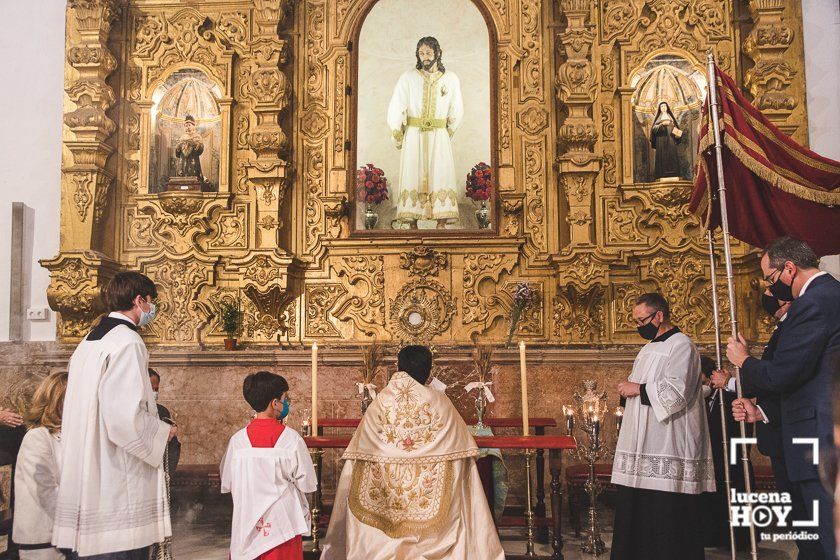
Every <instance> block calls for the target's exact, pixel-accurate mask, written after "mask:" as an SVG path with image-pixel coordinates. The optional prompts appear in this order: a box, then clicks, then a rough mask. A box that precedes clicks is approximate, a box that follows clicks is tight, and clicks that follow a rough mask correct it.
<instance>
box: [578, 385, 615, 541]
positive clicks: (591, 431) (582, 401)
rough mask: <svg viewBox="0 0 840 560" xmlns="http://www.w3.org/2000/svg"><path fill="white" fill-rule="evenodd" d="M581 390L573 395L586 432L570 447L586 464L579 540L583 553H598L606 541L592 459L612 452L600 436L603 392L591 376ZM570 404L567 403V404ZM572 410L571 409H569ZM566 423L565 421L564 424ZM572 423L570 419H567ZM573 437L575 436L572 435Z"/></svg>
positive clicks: (599, 490)
mask: <svg viewBox="0 0 840 560" xmlns="http://www.w3.org/2000/svg"><path fill="white" fill-rule="evenodd" d="M583 386H584V388H585V389H586V391H585V393H584V394H583V395H581V394H580V393H577V392H576V393H575V395H574V399H575V403H576V405H577V408H578V414H579V415H580V424H579V426H578V427H579V428H580V430H581V431H582V432H583V433H584V434H585V435H586V436H587V440H588V441H586V442H583V441H580V440H578V446H577V448H575V449H574V450H571V453H572V456H573V457H575V458H576V459H578V460H579V461H582V462H584V463H586V464H587V466H588V467H589V477H588V478H587V480H586V484H585V486H584V488H585V489H586V493H587V494H588V496H589V508H587V525H588V527H587V529H586V538H585V539H584V541H583V543H581V550H582V551H583V552H585V553H586V554H593V555H595V556H598V555H600V554H603V553H604V551H605V550H606V545H605V544H604V541H603V539H602V538H601V524H600V521H599V519H598V509H597V503H598V495H599V494H600V493H601V490H602V488H601V484H599V483H598V479H597V478H595V463H597V462H598V460H599V459H603V458H605V457H609V456H610V455H611V454H612V453H611V452H610V450H609V449H608V448H607V446H606V445H605V444H604V442H603V438H602V437H601V420H602V417H603V416H604V414H606V411H607V405H606V400H607V394H606V392H601V393H598V392H597V388H598V384H597V382H595V381H594V380H586V381H584V382H583ZM570 408H571V407H570ZM572 413H573V414H574V411H572ZM568 425H569V423H568V422H567V426H568ZM571 425H572V427H574V419H572V422H571ZM575 439H577V438H575Z"/></svg>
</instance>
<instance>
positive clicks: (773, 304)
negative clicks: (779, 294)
mask: <svg viewBox="0 0 840 560" xmlns="http://www.w3.org/2000/svg"><path fill="white" fill-rule="evenodd" d="M761 307H762V308H763V309H764V311H766V312H767V314H768V315H770V316H771V317H775V316H776V311H778V310H779V309H780V308H781V307H782V306H781V305H779V300H777V299H776V297H775V296H773V295H769V296H768V295H767V294H761Z"/></svg>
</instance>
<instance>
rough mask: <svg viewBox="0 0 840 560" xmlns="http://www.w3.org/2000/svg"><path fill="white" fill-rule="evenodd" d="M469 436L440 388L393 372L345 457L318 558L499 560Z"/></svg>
mask: <svg viewBox="0 0 840 560" xmlns="http://www.w3.org/2000/svg"><path fill="white" fill-rule="evenodd" d="M477 455H478V448H477V446H476V445H475V440H474V439H473V438H472V436H471V435H470V433H469V431H468V430H467V426H466V424H465V423H464V421H463V420H462V419H461V417H460V416H459V415H458V412H457V411H456V410H455V407H454V406H453V405H452V403H451V402H450V401H449V399H448V398H447V397H446V395H445V394H444V393H442V392H439V391H435V390H432V389H430V388H429V387H425V386H423V385H420V384H419V383H417V382H416V381H414V379H412V378H411V377H410V376H408V375H407V374H405V373H402V372H397V373H396V374H394V376H393V377H392V378H391V381H390V382H389V383H388V385H387V387H385V389H384V390H383V391H381V392H380V393H379V394H378V395H377V397H376V399H375V400H374V401H373V403H372V404H371V405H370V407H369V408H368V410H367V412H366V414H365V416H364V418H363V420H362V423H361V424H360V425H359V428H358V429H357V430H356V432H355V434H354V435H353V439H352V440H351V442H350V445H349V446H348V447H347V450H346V451H345V453H344V456H343V458H344V459H345V460H346V462H345V464H344V468H343V470H342V473H341V478H340V480H339V485H338V490H337V492H336V500H335V506H334V508H333V515H332V517H331V518H330V527H329V530H328V531H327V536H326V539H325V543H324V549H323V556H322V558H323V559H324V560H338V559H345V558H346V559H347V560H380V559H381V560H385V559H386V558H387V559H391V558H412V559H416V560H433V559H441V560H442V559H444V558H447V559H455V560H458V559H462V560H466V559H467V558H482V559H485V558H486V559H488V560H500V559H502V558H503V557H504V556H503V551H502V548H501V544H500V543H499V540H498V537H497V535H496V532H495V530H494V524H493V518H492V516H491V514H490V509H489V506H488V504H487V499H486V497H485V495H484V490H483V488H482V486H481V480H480V478H479V476H478V470H477V469H476V467H475V457H476V456H477Z"/></svg>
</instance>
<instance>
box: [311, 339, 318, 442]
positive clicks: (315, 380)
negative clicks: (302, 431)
mask: <svg viewBox="0 0 840 560" xmlns="http://www.w3.org/2000/svg"><path fill="white" fill-rule="evenodd" d="M312 435H313V436H317V435H318V343H317V342H313V343H312Z"/></svg>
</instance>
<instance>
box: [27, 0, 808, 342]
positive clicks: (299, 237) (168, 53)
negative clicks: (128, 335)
mask: <svg viewBox="0 0 840 560" xmlns="http://www.w3.org/2000/svg"><path fill="white" fill-rule="evenodd" d="M374 3H375V0H295V1H292V0H225V1H205V2H200V1H199V2H189V3H183V2H165V1H159V0H154V1H151V0H149V1H144V0H128V1H124V0H69V1H68V5H67V44H66V70H65V92H66V96H65V113H64V125H65V126H64V134H63V167H62V182H61V193H62V194H61V197H62V201H61V244H60V252H59V254H58V255H57V256H56V257H55V258H54V259H51V260H46V261H43V262H42V264H43V266H45V267H46V268H48V269H49V270H50V273H51V284H50V288H49V294H48V295H49V301H50V304H51V306H52V308H53V309H54V310H56V311H58V312H60V316H61V321H60V326H59V339H60V340H62V341H65V342H72V341H74V340H77V339H78V338H79V337H80V336H82V335H83V334H84V333H85V332H86V329H87V328H88V327H89V325H90V323H91V321H93V319H94V318H95V316H96V314H97V312H98V310H97V302H96V299H97V296H98V293H99V289H100V286H101V285H102V284H103V283H105V282H107V281H108V279H109V278H110V277H112V276H113V274H115V273H116V272H117V271H119V270H123V269H132V270H139V271H141V272H143V273H145V274H147V275H149V276H150V277H152V278H153V279H154V280H155V282H156V283H157V285H158V286H159V290H160V294H159V298H158V301H159V305H158V309H159V311H158V317H159V318H158V320H156V322H155V323H154V324H153V325H152V326H151V331H150V333H149V336H148V340H149V341H150V342H152V343H159V344H174V345H181V346H190V345H213V344H221V341H222V339H223V338H224V337H225V334H224V332H223V331H222V329H221V326H220V323H219V320H218V318H217V315H218V308H219V305H220V304H221V303H222V302H223V301H225V300H228V301H233V300H235V299H236V298H241V301H242V305H243V310H244V312H245V318H244V321H243V332H242V334H241V335H240V338H241V339H242V340H244V341H245V342H246V343H251V344H259V343H263V344H275V345H276V344H277V342H278V341H280V342H281V343H283V344H287V343H288V344H299V343H301V342H303V343H310V342H312V341H316V340H317V341H322V340H323V341H327V342H329V341H334V343H340V342H342V341H352V342H355V343H363V342H366V341H372V340H374V339H376V340H379V341H393V342H400V341H411V340H420V341H433V342H434V343H435V344H437V345H443V346H445V345H454V344H464V343H469V342H471V341H473V340H477V339H481V340H487V341H493V340H496V341H501V340H503V339H504V338H505V336H506V331H507V327H508V318H509V316H510V314H511V308H512V305H513V298H512V296H513V292H514V289H515V287H516V284H517V283H518V282H520V281H528V282H530V283H531V285H532V286H534V287H535V288H536V289H537V291H538V292H539V294H540V298H539V300H538V301H537V302H536V303H534V304H532V305H530V306H529V308H527V309H526V310H525V312H524V313H523V318H522V320H521V321H520V323H519V326H518V333H517V337H518V338H522V339H525V340H530V341H533V342H534V343H549V344H552V343H553V344H572V345H575V344H593V343H596V344H621V343H626V342H635V341H637V336H636V334H635V327H634V325H633V324H632V322H631V318H630V311H631V308H632V303H633V300H634V298H635V297H636V296H638V295H639V294H640V293H642V292H644V291H649V290H660V291H662V292H663V293H664V294H665V296H666V297H667V298H668V299H669V300H670V301H671V302H672V305H673V310H674V315H675V322H676V323H677V324H679V325H680V326H682V327H683V328H684V330H686V331H688V332H689V333H690V334H692V335H694V336H696V337H698V338H699V339H700V340H705V341H708V340H710V334H711V333H712V325H713V321H712V302H711V294H710V286H709V282H708V281H707V278H708V274H709V272H708V271H709V263H708V256H707V245H706V241H705V239H704V238H703V237H702V231H701V228H700V226H699V223H698V221H697V220H696V219H695V218H694V217H692V216H690V215H689V214H688V213H687V210H686V203H687V199H688V195H689V193H690V188H691V187H690V182H689V181H687V180H680V181H675V182H641V183H640V182H634V171H633V161H632V159H633V157H634V155H633V151H632V150H633V139H632V134H633V132H632V129H633V120H632V119H633V115H632V110H631V102H632V98H633V95H634V86H633V83H632V77H633V76H634V75H637V74H638V72H639V71H640V69H643V68H644V67H645V65H646V64H647V63H649V62H650V61H651V60H653V59H655V57H657V56H662V55H663V54H667V55H677V56H679V57H682V58H683V59H685V60H687V61H688V63H689V64H690V65H693V66H694V67H695V68H696V69H698V70H699V72H701V73H702V72H703V61H704V59H705V54H706V53H707V52H708V51H709V50H710V49H714V50H715V52H716V53H717V58H718V61H719V64H720V65H721V67H722V68H723V69H724V70H725V71H726V72H728V73H730V74H732V75H734V76H736V78H737V79H738V80H739V83H742V84H743V85H744V88H745V90H746V91H748V93H749V94H750V95H751V97H752V99H753V100H754V102H755V103H756V105H757V106H758V107H759V108H760V109H761V110H762V111H764V112H765V113H767V114H768V115H769V116H770V117H771V119H773V120H774V121H775V122H776V123H778V124H779V125H780V126H781V127H782V128H783V130H785V131H787V132H789V133H791V134H793V136H794V137H795V138H796V139H798V140H799V141H803V142H804V141H807V125H806V123H807V120H806V113H805V106H804V102H803V101H802V100H803V99H804V68H803V62H802V60H803V58H802V48H803V47H802V32H801V14H800V11H799V10H800V8H799V2H798V0H750V1H746V0H600V1H599V2H594V1H590V0H553V1H549V0H474V3H475V5H476V6H477V8H478V9H479V10H480V11H481V13H482V14H483V16H484V18H485V20H486V21H487V25H488V29H489V36H490V38H491V39H490V40H491V44H490V53H491V55H490V58H491V67H492V68H493V72H492V73H491V76H493V78H492V79H493V83H492V84H491V92H492V94H491V99H492V102H491V103H492V107H491V108H490V112H491V114H492V115H493V117H492V123H493V125H492V131H493V134H494V136H495V138H494V143H493V146H494V154H493V160H494V166H495V168H494V178H495V179H496V184H497V186H498V196H497V197H495V200H494V203H495V204H496V212H495V213H494V216H498V219H494V221H495V222H498V223H496V224H494V227H495V229H494V230H493V232H492V235H474V234H470V233H469V232H461V233H458V232H445V234H443V235H425V236H424V235H421V234H418V233H417V231H413V232H399V234H396V233H395V234H394V235H377V236H370V235H365V234H364V232H358V231H356V230H355V228H354V226H353V224H352V223H351V221H350V219H349V214H350V213H349V212H348V206H349V205H348V202H347V201H348V199H350V200H352V198H353V197H352V194H351V193H352V185H351V184H350V182H351V180H352V177H353V169H352V166H353V165H354V162H353V159H352V157H351V154H352V142H353V139H354V135H355V131H354V126H355V125H354V119H355V117H354V115H353V113H352V111H351V107H352V106H353V104H352V96H354V95H363V94H364V90H365V88H368V87H373V86H372V85H370V84H355V82H354V77H353V72H354V69H355V67H356V64H355V63H354V58H353V57H354V56H355V51H354V50H353V40H354V38H356V37H358V30H359V28H360V26H361V24H362V22H363V19H364V17H365V14H367V13H368V11H369V10H370V8H371V6H372V5H373V4H374ZM733 22H735V23H733ZM195 70H197V71H199V72H200V73H201V74H202V75H203V78H202V79H204V80H205V81H206V83H207V84H209V85H208V86H207V88H212V90H213V91H214V92H216V93H215V96H216V112H215V113H214V116H213V118H214V119H215V121H214V122H217V123H220V124H219V126H220V129H221V135H220V141H219V143H218V145H216V147H215V149H216V151H215V152H214V154H215V155H214V156H213V158H214V159H212V162H213V165H216V166H217V169H218V180H217V185H216V188H215V190H211V191H207V192H204V191H184V192H177V191H164V192H159V191H157V190H156V189H153V188H152V187H153V185H152V178H151V174H150V167H151V163H153V162H151V160H150V158H153V157H154V156H153V153H152V149H151V147H152V146H153V141H152V135H153V134H154V130H155V126H157V125H156V123H155V116H154V108H155V107H156V103H157V102H158V99H156V97H155V95H156V93H155V92H156V91H159V90H160V88H161V87H163V86H164V85H165V84H167V83H169V82H168V80H169V81H171V80H170V78H171V77H172V76H174V75H176V74H177V73H179V72H180V73H184V72H188V71H195ZM191 87H198V86H195V83H194V82H193V83H192V86H191ZM208 91H209V89H208ZM735 250H736V255H737V263H736V264H737V267H736V271H737V281H738V286H739V288H738V293H739V294H740V295H741V299H740V301H739V302H738V303H739V306H741V307H743V312H742V313H741V315H742V317H744V319H745V320H744V329H745V331H746V333H747V334H748V335H749V336H756V335H761V334H765V333H766V332H767V328H768V327H767V325H766V324H765V323H764V322H763V321H762V319H761V318H760V314H759V312H758V309H759V306H758V296H759V293H758V291H757V285H756V283H755V281H754V280H753V279H754V278H755V277H756V274H755V271H756V269H757V259H756V255H755V253H754V252H753V251H751V250H750V249H749V248H747V247H745V246H743V245H740V244H736V245H735ZM722 316H724V317H726V316H727V310H726V306H724V309H723V313H722Z"/></svg>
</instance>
